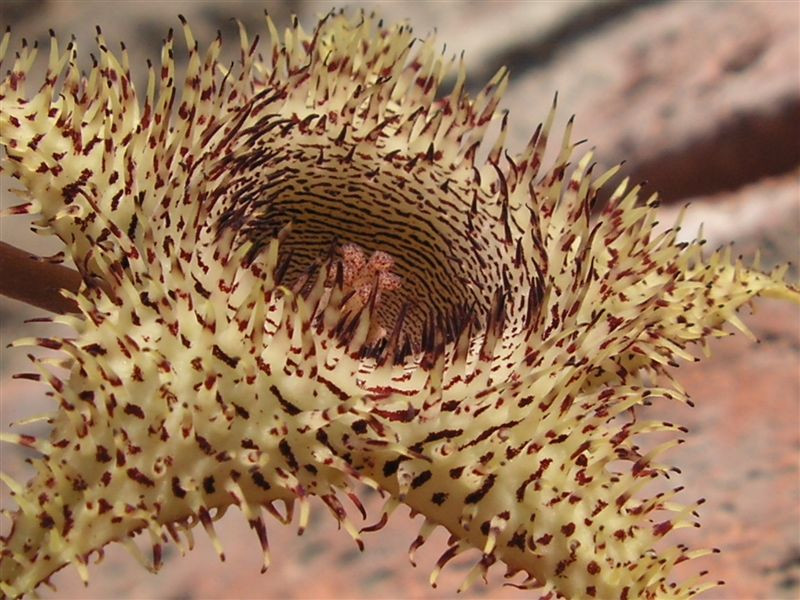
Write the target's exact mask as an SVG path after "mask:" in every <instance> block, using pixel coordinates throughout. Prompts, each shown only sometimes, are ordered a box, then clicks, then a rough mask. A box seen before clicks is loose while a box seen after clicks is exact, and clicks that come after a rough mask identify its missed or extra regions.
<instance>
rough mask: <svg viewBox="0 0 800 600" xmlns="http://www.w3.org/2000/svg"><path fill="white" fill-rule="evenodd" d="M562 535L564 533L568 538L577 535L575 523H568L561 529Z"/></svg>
mask: <svg viewBox="0 0 800 600" xmlns="http://www.w3.org/2000/svg"><path fill="white" fill-rule="evenodd" d="M561 533H563V534H564V535H565V536H566V537H569V536H571V535H572V534H573V533H575V523H567V524H566V525H564V526H563V527H562V528H561Z"/></svg>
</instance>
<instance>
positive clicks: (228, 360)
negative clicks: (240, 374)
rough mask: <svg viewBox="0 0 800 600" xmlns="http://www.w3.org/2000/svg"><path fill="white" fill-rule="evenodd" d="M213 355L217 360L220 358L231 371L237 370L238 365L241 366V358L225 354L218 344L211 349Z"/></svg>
mask: <svg viewBox="0 0 800 600" xmlns="http://www.w3.org/2000/svg"><path fill="white" fill-rule="evenodd" d="M211 354H213V355H214V357H215V358H218V359H219V360H221V361H222V362H224V363H225V364H226V365H228V366H229V367H230V368H231V369H235V368H236V365H238V364H239V357H238V356H229V355H227V354H225V353H224V352H223V351H222V349H221V348H220V347H219V346H217V345H216V344H214V346H213V347H212V348H211Z"/></svg>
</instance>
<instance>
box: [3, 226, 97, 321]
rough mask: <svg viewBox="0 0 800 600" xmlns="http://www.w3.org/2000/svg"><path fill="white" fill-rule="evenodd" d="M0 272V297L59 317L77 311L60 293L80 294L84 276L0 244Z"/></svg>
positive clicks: (73, 303) (72, 303)
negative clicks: (0, 274)
mask: <svg viewBox="0 0 800 600" xmlns="http://www.w3.org/2000/svg"><path fill="white" fill-rule="evenodd" d="M0 272H2V276H0V294H2V295H4V296H8V297H9V298H13V299H14V300H19V301H20V302H25V303H26V304H31V305H33V306H36V307H38V308H43V309H45V310H49V311H51V312H55V313H59V314H64V313H74V312H78V306H77V305H76V304H75V302H74V301H73V300H71V299H69V298H65V297H63V296H62V295H61V290H68V291H70V292H73V293H77V292H78V288H79V287H80V284H81V275H80V273H78V272H77V271H75V270H74V269H70V268H67V267H64V266H61V265H56V264H53V263H49V262H47V261H45V260H43V259H42V258H41V257H38V256H35V255H33V254H30V253H28V252H25V251H24V250H20V249H19V248H15V247H14V246H11V245H9V244H6V243H5V242H0Z"/></svg>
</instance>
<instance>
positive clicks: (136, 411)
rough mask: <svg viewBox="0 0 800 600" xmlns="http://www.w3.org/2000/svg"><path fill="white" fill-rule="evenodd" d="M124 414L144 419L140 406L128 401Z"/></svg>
mask: <svg viewBox="0 0 800 600" xmlns="http://www.w3.org/2000/svg"><path fill="white" fill-rule="evenodd" d="M125 414H128V415H131V416H134V417H136V418H137V419H144V411H143V410H142V408H141V407H140V406H136V405H135V404H131V403H130V402H129V403H128V404H126V405H125Z"/></svg>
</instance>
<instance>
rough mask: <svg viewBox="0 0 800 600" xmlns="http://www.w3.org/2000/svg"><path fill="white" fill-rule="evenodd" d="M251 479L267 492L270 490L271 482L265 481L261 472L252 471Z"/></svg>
mask: <svg viewBox="0 0 800 600" xmlns="http://www.w3.org/2000/svg"><path fill="white" fill-rule="evenodd" d="M250 478H251V479H252V480H253V483H255V484H256V485H257V486H258V487H260V488H261V489H262V490H264V491H266V490H268V489H269V488H270V485H269V482H268V481H267V480H266V479H264V476H263V475H262V474H261V472H260V471H251V473H250Z"/></svg>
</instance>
